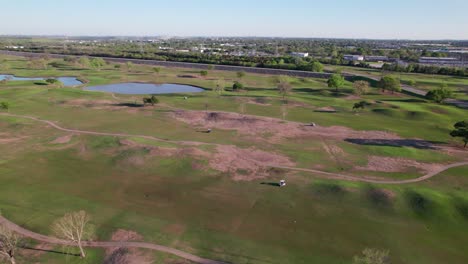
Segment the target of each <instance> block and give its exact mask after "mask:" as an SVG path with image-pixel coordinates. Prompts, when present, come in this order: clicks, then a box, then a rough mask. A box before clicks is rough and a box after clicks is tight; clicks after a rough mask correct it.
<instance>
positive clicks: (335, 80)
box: [327, 74, 345, 92]
mask: <svg viewBox="0 0 468 264" xmlns="http://www.w3.org/2000/svg"><path fill="white" fill-rule="evenodd" d="M344 83H345V80H344V78H343V76H341V75H340V74H333V75H332V76H331V77H330V78H329V79H328V82H327V84H328V87H329V88H335V89H336V91H337V92H338V88H340V87H341V86H343V85H344Z"/></svg>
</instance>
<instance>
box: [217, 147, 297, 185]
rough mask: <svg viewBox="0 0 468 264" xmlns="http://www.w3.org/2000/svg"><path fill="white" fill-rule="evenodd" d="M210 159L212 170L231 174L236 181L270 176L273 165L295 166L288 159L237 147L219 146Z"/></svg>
mask: <svg viewBox="0 0 468 264" xmlns="http://www.w3.org/2000/svg"><path fill="white" fill-rule="evenodd" d="M216 150H217V153H215V154H214V156H213V157H212V158H211V159H210V162H209V165H210V167H211V168H213V169H215V170H218V171H221V172H225V173H230V174H231V175H233V179H234V180H238V181H250V180H255V179H261V178H265V177H268V176H269V172H268V170H269V168H270V166H271V164H275V165H281V166H294V163H293V162H292V161H290V160H289V159H288V158H287V157H285V156H282V155H279V154H275V153H271V152H265V151H262V150H258V149H255V148H248V149H241V148H238V147H235V146H218V147H217V149H216Z"/></svg>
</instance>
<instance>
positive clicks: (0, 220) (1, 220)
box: [0, 215, 228, 264]
mask: <svg viewBox="0 0 468 264" xmlns="http://www.w3.org/2000/svg"><path fill="white" fill-rule="evenodd" d="M0 225H3V226H5V227H6V228H8V229H10V230H12V231H14V232H16V233H18V234H20V235H22V236H25V237H29V238H32V239H34V240H37V241H41V242H44V243H48V244H56V245H68V246H70V245H71V246H73V245H74V244H72V243H70V242H69V241H65V240H61V239H58V238H55V237H49V236H45V235H41V234H38V233H35V232H33V231H31V230H28V229H25V228H23V227H21V226H19V225H17V224H15V223H13V222H11V221H10V220H8V219H6V218H5V217H3V216H1V215H0ZM83 246H85V247H95V248H117V247H124V248H144V249H151V250H157V251H161V252H165V253H169V254H172V255H176V256H178V257H181V258H184V259H187V260H190V261H193V262H195V263H200V264H228V262H222V261H217V260H211V259H205V258H201V257H198V256H195V255H192V254H190V253H187V252H184V251H180V250H178V249H175V248H170V247H166V246H161V245H157V244H151V243H146V242H130V241H86V242H83Z"/></svg>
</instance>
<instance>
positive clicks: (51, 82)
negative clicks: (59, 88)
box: [45, 78, 59, 84]
mask: <svg viewBox="0 0 468 264" xmlns="http://www.w3.org/2000/svg"><path fill="white" fill-rule="evenodd" d="M58 81H59V80H57V79H53V78H49V79H46V80H45V82H46V83H48V84H55V83H57V82H58Z"/></svg>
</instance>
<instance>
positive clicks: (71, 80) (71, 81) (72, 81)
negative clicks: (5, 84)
mask: <svg viewBox="0 0 468 264" xmlns="http://www.w3.org/2000/svg"><path fill="white" fill-rule="evenodd" d="M49 78H51V77H48V78H43V77H37V78H36V77H33V78H30V77H16V76H14V75H9V74H0V81H2V80H5V79H9V80H10V81H44V80H46V79H49ZM54 79H57V80H59V81H61V82H62V83H63V85H65V86H78V85H82V84H83V83H82V82H81V81H80V80H78V79H77V78H75V77H58V78H54Z"/></svg>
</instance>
